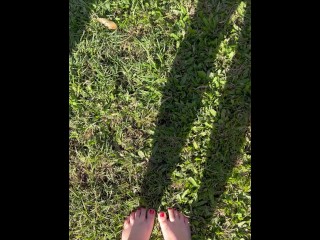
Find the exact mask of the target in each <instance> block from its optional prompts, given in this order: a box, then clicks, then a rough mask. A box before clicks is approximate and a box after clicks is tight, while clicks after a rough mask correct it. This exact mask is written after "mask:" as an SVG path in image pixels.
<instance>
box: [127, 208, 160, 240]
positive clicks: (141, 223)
mask: <svg viewBox="0 0 320 240" xmlns="http://www.w3.org/2000/svg"><path fill="white" fill-rule="evenodd" d="M155 213H156V212H155V210H153V209H149V211H148V212H147V210H146V209H145V208H140V209H138V210H137V211H135V212H134V211H133V212H132V213H131V214H130V216H128V217H127V218H126V220H125V221H124V225H123V230H122V237H121V240H149V239H150V235H151V232H152V229H153V224H154V217H155Z"/></svg>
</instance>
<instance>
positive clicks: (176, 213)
mask: <svg viewBox="0 0 320 240" xmlns="http://www.w3.org/2000/svg"><path fill="white" fill-rule="evenodd" d="M173 213H174V218H175V219H180V216H181V213H180V212H179V211H178V210H177V209H175V208H174V209H173Z"/></svg>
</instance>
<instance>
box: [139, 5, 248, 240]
mask: <svg viewBox="0 0 320 240" xmlns="http://www.w3.org/2000/svg"><path fill="white" fill-rule="evenodd" d="M240 2H241V1H239V0H222V1H213V0H199V3H198V6H197V8H196V13H195V15H194V17H193V19H192V23H191V29H189V30H188V31H187V34H186V37H185V38H184V40H183V42H182V43H181V47H180V48H179V50H178V53H177V55H176V58H175V61H174V64H173V67H172V70H171V72H170V74H169V78H168V81H167V83H166V85H165V87H164V89H163V98H162V104H161V106H160V110H159V115H158V117H157V126H156V130H155V133H154V140H153V149H152V155H151V158H150V160H149V163H148V166H147V170H146V172H145V174H144V177H143V180H142V186H141V193H140V194H141V195H140V203H141V205H145V206H147V207H152V208H155V209H158V208H159V206H160V205H161V199H162V197H163V195H164V193H165V191H166V190H167V189H168V188H170V185H171V183H172V182H171V180H170V178H171V175H172V172H173V171H174V170H176V169H178V170H179V167H178V164H179V163H181V162H182V159H181V157H180V154H181V150H182V148H183V147H184V145H185V144H186V139H187V136H188V134H189V132H190V130H191V127H192V124H193V122H194V121H195V120H196V118H197V114H198V113H199V109H200V108H201V107H202V103H201V101H202V98H203V94H204V91H205V89H206V88H208V87H209V82H208V81H209V78H208V77H207V76H204V74H203V73H208V72H210V71H212V70H213V62H214V60H215V59H216V56H217V50H218V47H219V46H220V43H221V42H222V41H223V40H224V37H225V36H227V35H228V34H230V31H231V29H232V25H231V24H228V22H229V19H230V17H231V15H232V13H234V11H235V10H236V9H237V7H238V5H239V4H240ZM249 4H250V0H248V1H247V8H246V13H245V21H244V24H243V26H242V28H241V30H240V31H241V32H240V35H239V42H238V43H237V45H238V47H237V49H236V54H235V56H234V58H233V60H232V63H231V65H230V68H229V69H230V70H229V71H228V72H227V73H226V84H225V86H224V88H223V90H220V92H222V95H221V96H220V97H219V104H218V107H217V108H216V116H215V119H214V127H213V130H212V133H211V138H210V146H209V147H208V149H207V160H206V163H205V166H204V168H205V170H204V173H203V177H202V180H201V186H200V189H199V190H198V198H197V200H196V202H194V203H192V205H191V206H190V205H189V206H187V205H185V206H183V205H182V206H180V207H181V208H187V209H188V210H190V209H191V211H190V214H191V224H193V238H195V239H206V238H207V237H209V236H214V233H213V232H208V230H206V229H205V228H206V226H208V225H209V224H210V221H211V219H212V215H213V212H214V208H215V207H216V205H217V203H218V201H217V199H219V196H220V195H221V194H222V193H223V192H224V188H225V185H226V181H227V180H228V178H229V177H230V175H231V173H232V170H233V168H234V166H235V164H236V163H237V159H238V157H239V156H240V151H241V149H243V145H244V143H245V136H246V132H247V129H248V126H249V119H250V87H248V86H250V85H248V82H249V81H250V80H249V78H246V77H245V78H243V76H244V75H245V74H244V71H248V70H249V69H243V67H242V65H243V63H244V61H248V60H247V56H245V55H244V54H243V51H241V49H239V48H241V47H244V46H245V44H246V45H248V44H249V42H248V41H249V40H250V36H247V35H246V34H247V33H245V32H246V31H245V29H246V28H247V27H248V24H249V21H248V19H249V18H250V11H248V10H247V9H249V8H250V5H249ZM219 9H220V11H221V9H223V11H224V12H223V13H222V12H216V11H219ZM203 19H205V20H203ZM205 21H206V22H207V23H208V21H212V22H211V23H208V24H203V23H204V22H205ZM208 39H211V41H207V40H208ZM245 41H246V42H245ZM241 44H243V45H242V46H241ZM245 66H248V64H246V65H245ZM249 72H250V70H249ZM199 73H200V74H199ZM200 147H201V146H200ZM181 210H183V209H181ZM193 220H194V222H196V223H197V224H196V225H194V223H193ZM207 229H208V228H207Z"/></svg>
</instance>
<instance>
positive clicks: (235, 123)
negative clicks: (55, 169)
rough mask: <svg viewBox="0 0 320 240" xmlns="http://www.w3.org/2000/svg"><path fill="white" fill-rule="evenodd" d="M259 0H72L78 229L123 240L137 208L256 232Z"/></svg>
mask: <svg viewBox="0 0 320 240" xmlns="http://www.w3.org/2000/svg"><path fill="white" fill-rule="evenodd" d="M250 4H251V2H250V0H249V1H240V0H220V1H216V0H197V1H196V0H194V1H192V0H183V1H181V0H170V1H169V0H163V1H160V0H153V1H152V0H150V1H141V0H119V1H110V0H107V1H100V0H95V1H93V0H86V1H84V0H70V2H69V30H70V38H69V40H70V41H69V42H70V44H69V93H70V94H69V106H70V107H69V118H70V127H69V128H70V130H69V131H70V141H69V151H70V168H69V172H70V173H69V176H70V180H69V185H70V187H69V199H70V200H69V211H70V218H69V238H70V239H120V234H121V230H122V225H123V220H124V218H125V217H126V216H127V215H128V214H129V213H130V212H131V210H133V209H135V208H137V207H138V206H146V207H152V208H155V209H156V210H157V211H159V210H165V209H166V208H167V207H172V206H174V207H176V208H177V209H179V210H181V211H183V212H184V213H185V214H186V215H187V216H190V219H191V227H192V236H193V239H200V240H201V239H208V240H209V239H211V240H213V239H251V233H250V230H251V227H250V226H251V207H250V206H251V193H250V191H251V179H250V175H251V147H250V144H251V142H250V141H251V140H250V139H251V137H250V136H251V135H250V96H251V82H250V74H251V66H250V57H251V37H250V31H251V26H250ZM96 17H105V18H108V19H111V20H113V21H115V22H116V23H117V25H118V29H117V30H115V31H111V30H108V29H106V28H105V27H104V26H103V25H101V24H100V23H99V22H97V21H95V18H96ZM151 239H162V237H161V233H160V229H159V226H158V224H156V225H155V228H154V231H153V235H152V237H151Z"/></svg>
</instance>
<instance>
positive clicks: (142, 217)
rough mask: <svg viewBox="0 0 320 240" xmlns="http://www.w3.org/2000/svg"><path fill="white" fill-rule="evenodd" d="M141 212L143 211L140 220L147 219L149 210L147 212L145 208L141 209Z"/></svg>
mask: <svg viewBox="0 0 320 240" xmlns="http://www.w3.org/2000/svg"><path fill="white" fill-rule="evenodd" d="M140 211H141V213H140V218H141V219H142V220H144V219H146V212H147V210H146V209H145V208H141V209H140Z"/></svg>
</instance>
